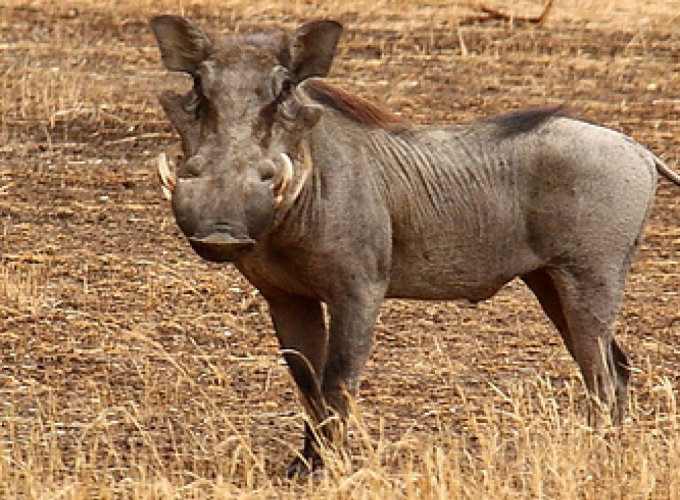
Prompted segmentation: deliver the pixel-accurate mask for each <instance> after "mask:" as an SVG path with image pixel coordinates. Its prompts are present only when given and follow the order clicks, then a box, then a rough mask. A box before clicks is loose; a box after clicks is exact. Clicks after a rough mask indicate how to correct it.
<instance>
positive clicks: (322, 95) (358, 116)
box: [305, 78, 412, 132]
mask: <svg viewBox="0 0 680 500" xmlns="http://www.w3.org/2000/svg"><path fill="white" fill-rule="evenodd" d="M305 91H306V92H307V95H309V97H310V98H312V99H313V100H315V101H317V102H318V103H320V104H323V105H324V106H328V107H329V108H332V109H335V110H336V111H338V112H340V113H342V114H343V115H345V116H347V117H349V118H351V119H352V120H354V121H356V122H358V123H363V124H366V125H373V126H376V127H380V128H383V129H385V130H388V131H390V132H400V131H405V130H408V129H410V128H411V127H412V125H411V123H410V122H409V121H408V120H407V119H406V118H403V117H401V116H399V115H396V114H394V113H392V112H391V111H388V110H386V109H383V108H381V107H379V106H376V105H375V104H373V103H371V102H369V101H367V100H366V99H363V98H361V97H358V96H356V95H353V94H350V93H349V92H345V91H344V90H342V89H340V88H338V87H335V86H333V85H331V84H329V83H328V82H325V81H323V80H319V79H316V78H315V79H313V80H308V81H307V82H306V83H305Z"/></svg>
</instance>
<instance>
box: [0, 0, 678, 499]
mask: <svg viewBox="0 0 680 500" xmlns="http://www.w3.org/2000/svg"><path fill="white" fill-rule="evenodd" d="M485 6H486V7H489V8H490V9H487V13H486V14H485V13H484V12H485V11H484V9H483V7H485ZM489 11H490V12H491V13H488V12H489ZM541 11H542V2H540V1H539V0H531V1H529V0H526V1H520V2H500V1H496V0H489V1H488V2H486V3H484V2H477V1H475V0H459V1H449V2H447V1H443V0H428V1H424V2H415V1H411V0H373V1H368V0H357V1H355V2H344V3H340V2H328V3H324V2H322V1H317V0H302V1H298V0H295V1H280V0H269V1H265V2H259V1H255V0H253V1H246V0H221V1H217V0H205V1H198V0H157V1H155V2H147V1H146V0H138V1H132V0H119V1H117V2H112V1H109V0H91V1H87V0H64V1H62V2H53V1H48V0H5V1H4V2H2V5H0V222H1V224H2V226H1V230H2V237H1V239H0V360H1V371H0V422H2V430H1V431H0V497H1V498H8V499H14V498H16V499H24V498H25V499H51V498H54V499H56V498H59V499H92V498H123V499H161V498H162V499H165V498H173V499H176V498H188V499H203V498H217V499H240V498H248V499H273V498H282V499H285V498H336V499H355V498H357V499H359V498H361V499H444V500H445V499H454V498H455V499H457V498H461V499H468V498H469V499H494V500H496V499H516V498H523V499H528V498H531V499H534V498H545V499H590V498H598V499H605V498H606V499H610V498H612V499H614V498H616V499H628V498H630V499H647V498H653V499H676V500H677V499H680V411H679V410H678V407H677V404H678V401H677V399H678V391H679V390H680V375H679V372H678V368H679V367H680V189H677V188H675V187H673V186H672V185H671V184H670V183H668V182H667V181H665V180H661V181H660V182H659V190H658V198H657V203H656V207H655V210H654V212H653V214H652V217H651V220H650V223H649V226H648V228H647V233H646V240H645V242H644V245H643V247H642V250H641V252H640V253H639V254H638V257H637V260H636V262H635V265H634V268H633V272H632V274H631V276H630V279H629V282H628V286H627V289H626V299H625V304H624V308H623V311H622V314H621V316H620V321H619V324H618V336H619V338H620V340H621V343H622V344H623V346H624V347H625V349H626V351H627V352H628V353H629V355H630V358H631V361H632V364H633V368H634V376H633V379H632V403H631V411H630V413H629V418H628V419H627V420H626V422H625V423H624V424H623V425H622V426H621V427H618V428H612V427H608V426H606V425H605V426H603V427H601V428H599V429H592V428H590V427H588V425H587V422H586V418H585V410H584V402H585V398H584V390H583V388H582V382H581V380H580V379H579V375H578V373H577V368H576V365H575V363H574V362H573V361H572V360H571V358H570V357H569V355H568V353H567V351H566V349H565V348H564V346H563V344H562V342H561V339H560V338H559V335H558V334H557V333H556V331H554V330H553V329H552V327H551V325H549V323H548V321H547V319H546V318H545V316H544V315H543V313H542V312H541V311H540V308H539V306H538V304H537V302H536V301H535V299H534V298H533V296H532V295H531V294H530V293H529V292H528V291H527V289H525V288H524V286H523V285H521V284H520V283H518V282H513V283H511V284H509V285H508V286H506V287H505V288H504V289H503V290H502V291H501V292H500V293H499V294H498V295H497V296H496V297H494V298H493V299H491V300H489V301H485V302H481V303H478V304H468V303H464V302H460V303H438V302H432V303H430V302H428V303H418V302H407V301H389V302H386V303H385V305H384V307H383V309H382V313H381V315H380V318H379V321H378V325H377V332H376V342H375V347H374V351H373V355H372V357H371V360H370V362H369V364H368V367H367V370H366V373H365V378H364V382H363V385H362V390H361V397H360V399H359V400H358V402H357V403H358V405H357V410H356V412H355V417H354V419H353V422H352V425H351V443H352V444H351V450H350V459H349V460H342V459H341V458H340V457H332V456H330V457H328V461H329V463H330V466H329V468H328V470H327V472H326V473H324V474H322V475H318V476H317V477H315V478H313V479H312V480H309V481H300V480H294V481H291V480H288V479H285V478H284V476H283V475H282V469H283V467H284V465H285V464H286V463H287V461H288V460H289V459H290V458H291V457H292V455H293V453H294V452H295V451H296V450H297V449H298V447H299V446H300V444H301V433H302V425H303V420H302V409H301V406H300V405H299V403H298V402H297V399H296V394H295V391H294V389H293V385H292V380H291V379H290V376H289V374H288V371H287V368H286V367H285V365H284V364H283V361H282V358H281V357H280V355H279V353H278V351H277V345H276V340H275V337H274V334H273V331H272V328H271V325H270V321H269V319H268V316H267V311H266V305H265V304H264V302H263V300H262V299H261V297H259V295H258V293H257V291H256V290H254V289H253V288H252V287H251V286H250V285H249V284H248V283H247V282H246V281H245V280H244V279H243V278H242V277H241V276H240V275H239V274H238V273H237V272H236V271H235V270H234V269H233V268H232V267H230V266H227V265H221V266H220V265H213V264H208V263H206V262H203V261H201V260H200V259H199V258H198V257H197V256H196V255H195V254H194V253H193V252H192V251H191V249H190V247H189V246H188V244H187V243H186V241H185V239H184V238H183V237H182V236H181V234H180V233H179V231H178V229H177V228H176V226H175V223H174V220H173V218H172V214H171V213H170V209H169V206H168V205H167V203H166V202H165V201H164V200H163V199H162V197H161V191H160V187H159V185H158V182H157V180H156V173H155V165H156V163H155V159H156V157H157V155H158V154H159V153H160V152H162V151H166V150H168V149H169V148H171V147H173V146H174V145H175V144H176V143H177V137H176V136H175V134H174V133H173V131H172V130H171V128H170V126H169V124H168V122H167V121H166V119H165V117H164V116H163V115H162V112H161V110H160V107H159V106H158V104H157V102H156V93H157V92H158V91H160V90H162V89H166V88H169V87H172V86H179V87H182V86H187V85H188V82H187V81H186V80H185V79H182V78H181V77H180V76H169V75H166V73H165V71H164V70H163V68H162V66H161V64H160V60H159V54H158V50H157V48H156V45H155V42H154V40H153V38H152V35H151V33H150V31H149V29H148V27H147V21H148V19H149V17H150V16H152V15H155V14H159V13H168V12H170V13H183V14H186V15H188V16H190V17H192V18H193V19H195V20H197V21H198V22H199V23H200V24H201V26H203V27H204V28H205V29H206V30H207V31H208V32H209V33H213V34H218V33H229V32H233V31H249V30H253V29H256V28H257V26H260V25H267V26H280V27H284V28H293V27H295V26H296V25H297V24H298V23H299V22H301V21H306V20H310V19H313V18H317V17H332V18H336V19H338V20H340V21H341V22H343V23H344V25H345V34H344V36H343V39H342V41H341V45H340V48H339V54H338V57H337V59H336V64H335V66H334V68H333V70H332V78H333V80H334V82H336V83H338V84H340V85H341V86H342V87H344V88H345V89H347V90H350V91H352V92H355V93H357V94H359V95H361V96H364V97H367V98H370V99H374V100H377V101H378V102H381V103H382V104H384V105H385V106H388V107H389V108H391V109H393V110H395V111H397V112H399V113H401V114H403V115H405V116H407V117H408V118H410V119H412V120H414V121H417V122H423V123H427V122H444V121H464V120H471V119H474V118H479V117H484V116H487V115H490V114H494V113H500V112H505V111H509V110H512V109H518V108H523V107H531V106H542V105H554V104H559V103H566V104H567V105H568V106H569V108H570V109H571V111H572V113H574V114H577V115H578V116H581V117H583V118H584V119H587V120H589V121H594V122H598V123H602V124H604V125H607V126H610V127H612V128H616V129H619V130H622V131H624V132H626V133H627V134H630V135H631V136H633V137H634V138H635V139H637V140H638V141H639V142H641V143H643V144H645V145H646V146H648V147H649V148H650V149H651V150H653V151H654V152H655V153H656V154H657V155H659V156H660V157H661V158H663V159H664V160H666V161H667V162H668V163H669V164H670V165H672V166H673V167H674V168H675V169H676V170H680V166H679V165H680V73H679V70H680V30H679V29H678V27H679V26H680V1H678V0H666V1H663V0H657V1H654V0H640V1H636V0H605V1H604V2H598V1H595V0H573V1H566V0H556V1H555V3H554V5H553V8H552V10H551V11H550V12H549V15H548V17H547V19H544V22H543V23H541V24H540V25H537V23H535V22H532V21H531V20H530V18H535V17H536V16H538V15H539V14H540V13H541ZM499 13H502V14H503V15H498V14H499Z"/></svg>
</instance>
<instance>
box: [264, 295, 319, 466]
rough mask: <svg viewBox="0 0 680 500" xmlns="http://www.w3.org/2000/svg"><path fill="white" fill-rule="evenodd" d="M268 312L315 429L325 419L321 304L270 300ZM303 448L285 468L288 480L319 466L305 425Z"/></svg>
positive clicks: (296, 299)
mask: <svg viewBox="0 0 680 500" xmlns="http://www.w3.org/2000/svg"><path fill="white" fill-rule="evenodd" d="M268 302H269V311H270V314H271V317H272V321H273V322H274V328H275V330H276V334H277V336H278V339H279V343H280V345H281V348H282V351H283V356H284V358H285V359H286V362H287V363H288V366H289V368H290V372H291V375H292V376H293V380H294V381H295V384H296V385H297V388H298V391H299V395H300V399H301V401H302V404H303V406H304V407H305V411H306V412H307V414H308V418H309V420H310V422H312V423H314V424H315V425H317V426H318V424H319V423H321V422H324V421H325V420H326V419H327V418H328V410H327V404H326V401H325V399H324V397H323V394H322V392H321V382H322V377H323V372H324V368H325V365H326V352H327V343H328V342H327V335H326V328H325V324H324V319H323V311H322V308H321V303H320V302H319V301H318V300H314V299H309V298H306V297H299V296H293V295H290V296H285V297H279V298H276V299H269V300H268ZM305 427H306V431H305V445H304V448H303V449H302V451H301V453H300V455H299V456H298V457H296V459H295V460H294V462H293V463H292V464H291V465H290V466H289V467H288V469H287V471H286V474H287V475H289V476H293V475H300V474H303V473H305V472H308V471H310V470H312V469H314V468H315V467H317V466H319V465H321V458H320V456H319V452H318V447H319V443H318V442H317V441H318V440H317V436H318V432H317V431H316V430H315V429H312V428H311V427H310V425H309V423H307V424H306V426H305Z"/></svg>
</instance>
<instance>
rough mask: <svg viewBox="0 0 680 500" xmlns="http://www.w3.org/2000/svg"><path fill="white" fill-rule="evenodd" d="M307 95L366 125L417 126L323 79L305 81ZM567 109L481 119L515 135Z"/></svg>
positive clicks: (396, 128) (395, 128)
mask: <svg viewBox="0 0 680 500" xmlns="http://www.w3.org/2000/svg"><path fill="white" fill-rule="evenodd" d="M305 91H306V92H307V95H308V96H309V97H310V98H311V99H313V100H314V101H317V102H318V103H319V104H323V105H324V106H327V107H329V108H331V109H334V110H336V111H338V112H340V113H341V114H343V115H344V116H346V117H348V118H350V119H352V120H354V121H356V122H357V123H363V124H366V125H373V126H375V127H380V128H383V129H385V130H388V131H390V132H404V131H407V130H411V129H413V128H414V126H413V124H412V123H411V122H409V121H408V120H407V119H406V118H403V117H401V116H399V115H397V114H395V113H392V112H391V111H388V110H386V109H384V108H381V107H379V106H377V105H375V104H373V103H372V102H369V101H367V100H366V99H363V98H361V97H359V96H356V95H353V94H350V93H349V92H346V91H344V90H342V89H340V88H338V87H336V86H334V85H331V84H330V83H328V82H326V81H324V80H321V79H317V78H314V79H310V80H308V81H307V82H305ZM567 115H568V110H567V109H566V108H565V106H564V105H562V104H560V105H559V106H551V107H542V108H532V109H523V110H519V111H513V112H510V113H507V114H503V115H499V116H492V117H489V118H484V119H482V120H480V123H489V124H492V125H495V126H496V127H497V128H498V135H499V136H500V137H501V138H508V137H513V136H515V135H520V134H525V133H527V132H531V131H532V130H535V129H536V128H537V127H538V126H540V125H541V124H543V123H545V122H546V121H548V120H549V119H551V118H553V117H558V116H567Z"/></svg>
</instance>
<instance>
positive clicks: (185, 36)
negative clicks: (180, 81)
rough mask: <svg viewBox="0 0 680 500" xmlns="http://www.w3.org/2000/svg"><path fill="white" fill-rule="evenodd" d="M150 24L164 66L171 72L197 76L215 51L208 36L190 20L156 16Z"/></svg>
mask: <svg viewBox="0 0 680 500" xmlns="http://www.w3.org/2000/svg"><path fill="white" fill-rule="evenodd" d="M149 24H150V25H151V29H152V30H153V33H154V35H156V40H157V41H158V48H159V49H160V50H161V57H162V59H163V64H165V67H166V68H167V69H168V70H170V71H183V72H185V73H190V74H193V73H194V72H195V71H196V69H197V68H198V65H199V64H201V63H202V62H203V61H205V60H206V59H207V57H208V56H209V55H210V52H211V51H212V42H211V41H210V39H209V38H208V36H207V35H206V34H205V33H204V32H203V30H202V29H201V28H199V27H198V26H197V25H196V24H194V23H193V22H192V21H190V20H189V19H185V18H183V17H180V16H170V15H164V16H157V17H154V18H153V19H151V21H150V23H149Z"/></svg>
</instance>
